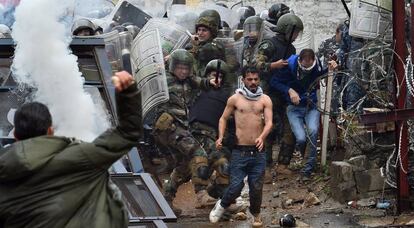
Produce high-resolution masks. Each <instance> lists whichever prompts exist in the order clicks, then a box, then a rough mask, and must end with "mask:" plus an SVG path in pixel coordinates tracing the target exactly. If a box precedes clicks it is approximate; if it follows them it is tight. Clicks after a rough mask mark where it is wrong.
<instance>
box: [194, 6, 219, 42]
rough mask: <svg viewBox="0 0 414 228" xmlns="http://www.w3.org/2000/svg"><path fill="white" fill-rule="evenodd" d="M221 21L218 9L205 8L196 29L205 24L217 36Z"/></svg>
mask: <svg viewBox="0 0 414 228" xmlns="http://www.w3.org/2000/svg"><path fill="white" fill-rule="evenodd" d="M220 21H221V18H220V14H219V13H218V12H217V11H216V10H204V11H203V12H201V14H200V16H199V17H198V19H197V22H196V26H195V27H196V31H197V29H198V27H201V26H204V27H206V28H208V29H210V31H211V33H212V35H213V37H216V36H217V32H218V30H219V27H220Z"/></svg>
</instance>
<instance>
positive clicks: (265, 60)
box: [254, 35, 296, 73]
mask: <svg viewBox="0 0 414 228" xmlns="http://www.w3.org/2000/svg"><path fill="white" fill-rule="evenodd" d="M271 39H273V40H277V42H278V43H279V45H280V47H275V45H274V44H275V43H276V42H273V41H272V40H271ZM271 39H264V40H263V41H262V42H261V43H260V44H259V48H258V50H257V55H256V58H255V61H254V65H255V66H256V68H257V69H259V71H260V72H263V73H269V72H270V71H271V69H270V64H271V63H272V62H274V61H277V60H279V59H282V58H283V57H284V58H286V59H287V58H288V57H289V56H290V55H293V54H296V49H295V47H294V46H293V45H292V44H289V43H288V42H287V41H285V40H284V38H283V36H282V35H276V36H274V37H272V38H271ZM285 52H286V53H287V56H283V55H284V53H285Z"/></svg>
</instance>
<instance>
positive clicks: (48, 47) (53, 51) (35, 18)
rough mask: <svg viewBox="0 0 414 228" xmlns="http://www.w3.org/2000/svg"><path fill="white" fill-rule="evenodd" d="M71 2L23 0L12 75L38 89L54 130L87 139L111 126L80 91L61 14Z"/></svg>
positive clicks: (69, 9) (15, 34) (37, 97)
mask: <svg viewBox="0 0 414 228" xmlns="http://www.w3.org/2000/svg"><path fill="white" fill-rule="evenodd" d="M74 3H75V0H65V1H56V0H22V1H21V2H20V5H19V6H18V7H17V8H16V13H15V18H16V21H15V23H14V25H13V31H12V36H13V39H14V40H15V42H16V44H17V46H16V51H15V57H14V61H13V66H12V69H13V73H14V75H15V79H16V80H17V81H18V82H19V83H25V84H27V85H30V86H33V87H35V88H36V89H37V91H36V94H35V96H34V97H35V100H37V101H39V102H43V103H45V104H46V105H47V106H48V107H49V109H50V112H51V114H52V118H53V123H54V126H55V134H56V135H63V136H68V137H76V138H79V139H82V140H85V141H92V140H93V139H94V138H95V137H96V136H98V135H99V134H100V133H102V132H103V131H104V130H105V129H107V128H108V127H109V126H110V124H109V122H108V119H107V118H106V116H105V115H99V113H102V111H101V110H98V108H97V106H96V105H95V104H94V103H93V101H92V98H91V96H90V95H89V94H87V93H85V91H84V89H83V81H82V78H81V73H80V72H79V68H78V65H77V57H76V56H75V55H73V54H71V52H70V50H69V48H68V46H69V43H70V41H71V37H70V36H69V28H68V26H67V24H65V22H64V17H65V15H66V14H70V12H73V7H74Z"/></svg>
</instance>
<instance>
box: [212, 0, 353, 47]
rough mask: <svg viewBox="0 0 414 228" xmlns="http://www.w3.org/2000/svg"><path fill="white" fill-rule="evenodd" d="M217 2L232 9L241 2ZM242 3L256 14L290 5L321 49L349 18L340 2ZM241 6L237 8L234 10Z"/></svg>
mask: <svg viewBox="0 0 414 228" xmlns="http://www.w3.org/2000/svg"><path fill="white" fill-rule="evenodd" d="M349 1H350V0H347V2H349ZM204 2H208V1H204ZM216 2H223V3H225V4H227V5H228V6H229V7H231V6H232V5H233V4H234V3H236V2H239V1H233V0H231V1H226V0H220V1H216ZM242 3H243V5H251V6H253V7H254V8H255V9H256V12H260V11H262V10H265V9H268V8H269V7H270V6H271V5H272V4H274V3H284V4H286V5H288V6H289V7H290V8H291V9H292V10H293V11H294V12H295V14H296V15H298V16H299V17H300V18H301V19H302V20H303V22H304V24H305V30H306V29H312V27H313V34H314V38H313V40H314V44H313V46H314V47H315V48H317V47H319V44H320V43H321V41H323V40H324V39H326V38H329V37H331V36H333V35H334V34H335V29H336V26H337V25H338V23H340V22H341V21H344V20H345V19H347V18H348V16H347V14H346V11H345V9H344V7H343V6H342V3H341V1H340V0H243V1H242ZM239 6H240V5H238V6H235V7H234V9H237V7H239Z"/></svg>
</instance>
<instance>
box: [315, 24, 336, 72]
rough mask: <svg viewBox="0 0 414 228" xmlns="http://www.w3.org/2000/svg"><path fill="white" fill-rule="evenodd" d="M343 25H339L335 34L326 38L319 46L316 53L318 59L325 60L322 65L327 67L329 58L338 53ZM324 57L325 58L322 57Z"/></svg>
mask: <svg viewBox="0 0 414 228" xmlns="http://www.w3.org/2000/svg"><path fill="white" fill-rule="evenodd" d="M342 26H343V25H342V24H341V25H339V26H338V27H337V28H336V31H335V35H334V36H332V37H331V38H328V39H326V40H324V41H323V42H322V43H321V45H320V46H319V48H318V52H317V53H316V55H317V57H318V59H321V60H323V61H322V66H323V67H327V65H328V61H329V59H330V58H331V57H332V56H333V55H336V52H337V51H338V49H339V46H340V44H341V27H342ZM322 57H323V58H322Z"/></svg>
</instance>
